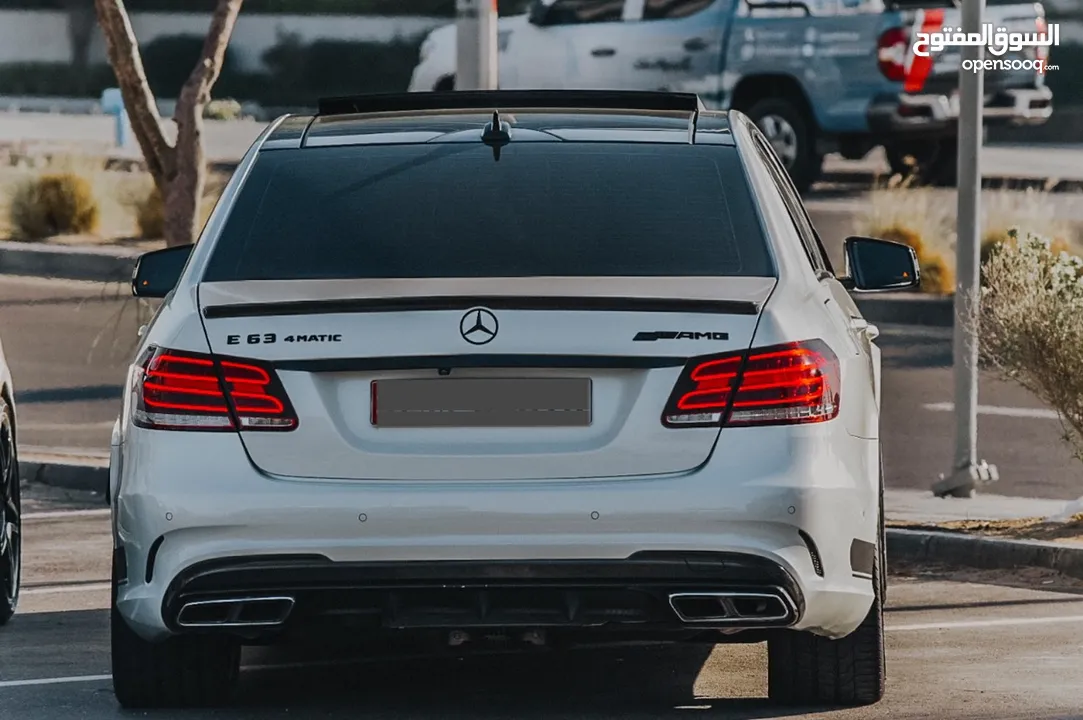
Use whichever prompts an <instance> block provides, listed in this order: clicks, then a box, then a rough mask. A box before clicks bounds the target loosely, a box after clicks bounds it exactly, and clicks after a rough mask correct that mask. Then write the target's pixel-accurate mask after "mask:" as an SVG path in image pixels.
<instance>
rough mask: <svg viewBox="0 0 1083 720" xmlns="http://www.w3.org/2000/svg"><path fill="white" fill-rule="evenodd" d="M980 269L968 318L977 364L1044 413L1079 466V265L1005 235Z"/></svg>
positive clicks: (1082, 375)
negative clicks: (1052, 416) (1056, 420)
mask: <svg viewBox="0 0 1083 720" xmlns="http://www.w3.org/2000/svg"><path fill="white" fill-rule="evenodd" d="M1010 240H1011V241H1010V242H1007V243H1003V244H1002V245H1001V246H1000V247H999V248H998V250H997V251H996V252H995V253H993V254H992V255H991V256H990V258H989V260H988V262H987V263H986V265H985V277H986V282H985V286H984V287H983V288H982V291H981V304H980V309H979V312H978V313H977V314H976V316H974V317H972V321H973V322H974V323H975V325H976V330H977V331H978V335H979V338H980V345H979V347H980V350H981V356H982V359H983V360H985V361H986V362H987V363H989V364H990V365H992V366H994V367H996V368H998V369H999V370H1000V371H1001V372H1002V373H1003V374H1004V375H1005V376H1006V377H1008V378H1010V379H1011V380H1014V381H1015V382H1017V383H1019V384H1020V385H1022V386H1023V387H1025V388H1027V389H1028V390H1030V391H1031V392H1032V393H1034V394H1035V395H1036V396H1037V397H1038V398H1040V399H1041V400H1043V401H1044V402H1045V403H1047V404H1048V405H1049V406H1050V407H1052V408H1053V409H1054V410H1055V411H1056V412H1057V414H1058V416H1059V417H1060V420H1061V425H1062V428H1063V430H1064V439H1065V440H1066V441H1067V442H1068V443H1069V444H1070V446H1071V448H1072V450H1073V452H1074V454H1075V456H1076V457H1077V458H1079V459H1081V460H1083V372H1080V368H1081V367H1083V279H1081V277H1083V259H1080V258H1079V257H1078V256H1075V255H1071V254H1069V253H1067V252H1059V253H1057V252H1054V251H1053V248H1052V242H1051V240H1050V239H1048V238H1043V237H1040V236H1037V235H1033V234H1027V235H1026V236H1023V237H1020V236H1019V235H1017V234H1016V233H1012V236H1011V239H1010Z"/></svg>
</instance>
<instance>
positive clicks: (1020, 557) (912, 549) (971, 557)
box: [887, 528, 1083, 578]
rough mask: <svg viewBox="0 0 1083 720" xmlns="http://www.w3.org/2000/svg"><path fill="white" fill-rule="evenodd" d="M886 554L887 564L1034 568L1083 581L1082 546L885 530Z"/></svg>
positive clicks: (923, 531)
mask: <svg viewBox="0 0 1083 720" xmlns="http://www.w3.org/2000/svg"><path fill="white" fill-rule="evenodd" d="M887 554H888V562H889V564H890V562H891V561H892V560H905V561H907V562H917V563H939V564H943V565H951V566H956V567H965V568H972V569H977V570H1014V569H1016V568H1020V567H1037V568H1045V569H1048V570H1056V571H1058V572H1061V573H1063V574H1065V575H1068V576H1069V577H1074V578H1083V545H1081V546H1073V545H1065V544H1061V543H1052V542H1041V541H1038V540H1001V539H999V538H989V537H981V536H976V535H966V534H963V533H953V532H941V531H934V530H903V529H901V528H888V530H887Z"/></svg>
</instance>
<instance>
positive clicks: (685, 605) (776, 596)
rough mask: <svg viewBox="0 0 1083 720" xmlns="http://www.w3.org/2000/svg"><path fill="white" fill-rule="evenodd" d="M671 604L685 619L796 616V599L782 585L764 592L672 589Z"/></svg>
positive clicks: (757, 620) (781, 621) (779, 620)
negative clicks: (791, 597) (676, 591)
mask: <svg viewBox="0 0 1083 720" xmlns="http://www.w3.org/2000/svg"><path fill="white" fill-rule="evenodd" d="M669 606H670V607H671V608H673V612H675V613H676V614H677V617H678V618H679V619H680V621H681V622H683V623H689V624H694V623H712V624H725V625H749V626H756V625H764V624H769V625H789V624H791V623H793V622H794V621H795V620H796V617H797V610H796V608H795V607H794V604H793V601H792V600H791V599H790V596H789V595H787V594H786V593H785V592H784V591H783V590H781V589H777V588H775V589H772V590H769V591H764V592H684V593H672V594H670V596H669Z"/></svg>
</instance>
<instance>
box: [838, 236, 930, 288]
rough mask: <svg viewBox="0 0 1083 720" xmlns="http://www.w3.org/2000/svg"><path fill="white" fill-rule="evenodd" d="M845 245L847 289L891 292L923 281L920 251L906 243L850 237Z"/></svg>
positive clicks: (844, 279) (845, 282) (843, 279)
mask: <svg viewBox="0 0 1083 720" xmlns="http://www.w3.org/2000/svg"><path fill="white" fill-rule="evenodd" d="M843 248H844V253H845V255H846V277H844V278H842V282H843V285H845V286H846V288H847V289H848V290H855V291H857V292H891V291H894V290H909V289H912V288H916V287H918V286H920V285H921V268H920V266H919V265H918V256H917V253H915V252H914V248H912V247H910V246H909V245H907V244H905V243H899V242H892V241H890V240H878V239H876V238H869V237H849V238H846V242H845V243H844V245H843Z"/></svg>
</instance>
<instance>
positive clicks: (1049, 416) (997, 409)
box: [924, 402, 1057, 420]
mask: <svg viewBox="0 0 1083 720" xmlns="http://www.w3.org/2000/svg"><path fill="white" fill-rule="evenodd" d="M924 407H925V409H926V410H932V411H934V412H954V410H955V403H950V402H944V403H929V404H928V405H925V406H924ZM978 414H979V415H1002V416H1004V417H1019V418H1038V419H1040V420H1056V419H1057V413H1056V412H1054V411H1053V410H1047V409H1044V408H1017V407H1001V406H999V405H979V406H978Z"/></svg>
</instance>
